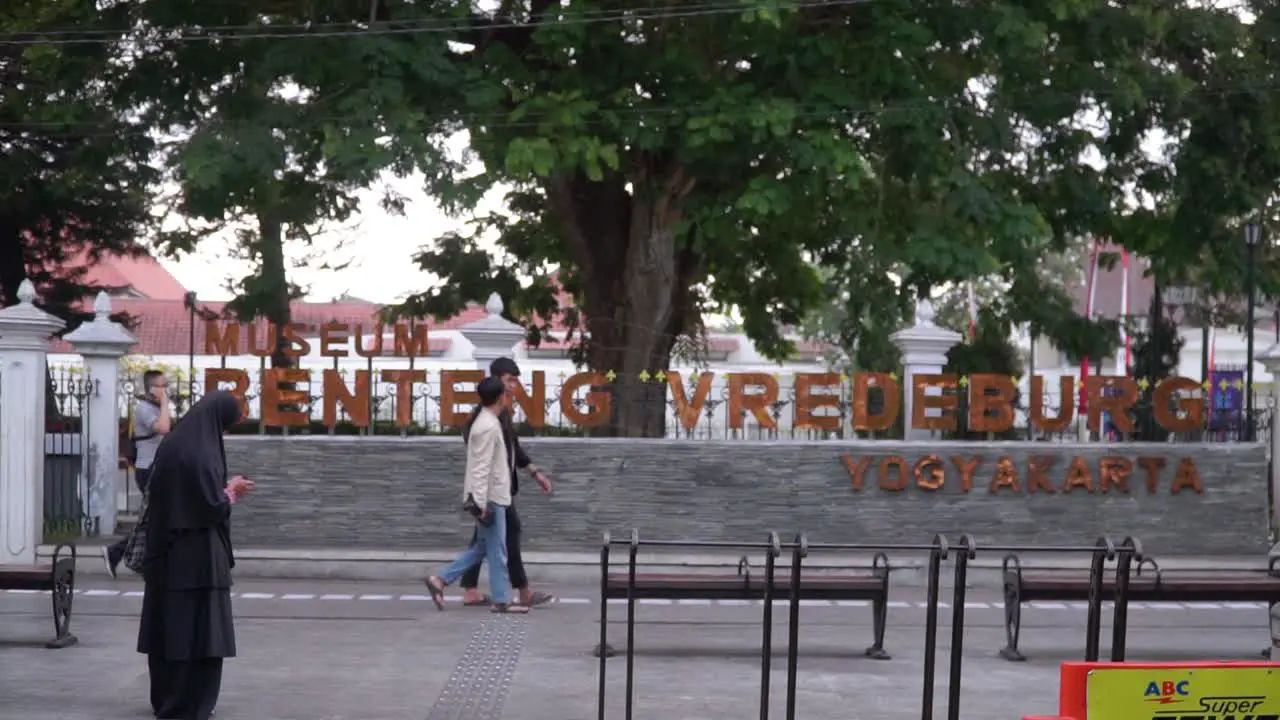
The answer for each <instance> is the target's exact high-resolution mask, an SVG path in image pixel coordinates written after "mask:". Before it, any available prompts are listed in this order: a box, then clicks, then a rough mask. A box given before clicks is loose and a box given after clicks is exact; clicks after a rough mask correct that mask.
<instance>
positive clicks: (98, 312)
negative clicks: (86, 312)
mask: <svg viewBox="0 0 1280 720" xmlns="http://www.w3.org/2000/svg"><path fill="white" fill-rule="evenodd" d="M93 314H94V317H95V318H96V319H98V320H108V319H110V317H111V298H110V297H108V296H107V291H106V290H99V291H98V297H96V298H94V299H93Z"/></svg>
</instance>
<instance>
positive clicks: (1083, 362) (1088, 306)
mask: <svg viewBox="0 0 1280 720" xmlns="http://www.w3.org/2000/svg"><path fill="white" fill-rule="evenodd" d="M1098 256H1099V252H1098V241H1097V240H1094V241H1093V250H1092V251H1091V252H1090V257H1089V271H1088V276H1087V277H1086V278H1085V288H1086V292H1087V293H1088V296H1087V299H1086V300H1085V305H1084V316H1085V317H1086V318H1088V319H1089V320H1092V319H1093V304H1094V301H1095V300H1097V298H1098ZM1088 380H1089V356H1088V355H1086V356H1084V357H1083V358H1081V359H1080V404H1079V408H1080V411H1081V412H1083V411H1084V410H1085V409H1086V405H1087V401H1086V397H1087V394H1086V393H1085V391H1084V386H1085V383H1086V382H1087V381H1088Z"/></svg>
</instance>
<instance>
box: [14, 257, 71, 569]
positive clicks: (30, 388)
mask: <svg viewBox="0 0 1280 720" xmlns="http://www.w3.org/2000/svg"><path fill="white" fill-rule="evenodd" d="M35 299H36V290H35V287H34V286H33V285H32V284H31V281H30V280H23V281H22V285H21V286H19V288H18V304H17V305H12V306H10V307H7V308H4V309H3V310H0V565H3V564H6V563H12V564H20V565H22V564H26V565H29V564H32V563H34V562H35V561H36V548H37V547H38V546H39V545H40V543H41V541H43V539H44V449H45V448H44V428H45V425H44V418H45V393H46V392H48V389H49V381H48V376H47V361H48V352H49V338H51V337H53V334H54V333H56V332H58V331H59V330H61V329H62V328H64V327H66V324H65V323H63V322H62V320H60V319H58V318H56V317H54V316H53V315H50V314H49V313H47V312H45V311H43V310H41V309H40V308H38V307H36V306H35Z"/></svg>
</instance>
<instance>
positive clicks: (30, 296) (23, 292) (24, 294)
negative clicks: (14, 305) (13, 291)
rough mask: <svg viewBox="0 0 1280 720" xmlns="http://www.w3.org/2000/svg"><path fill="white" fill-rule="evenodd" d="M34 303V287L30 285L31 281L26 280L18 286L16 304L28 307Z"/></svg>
mask: <svg viewBox="0 0 1280 720" xmlns="http://www.w3.org/2000/svg"><path fill="white" fill-rule="evenodd" d="M35 301H36V286H35V285H32V284H31V279H30V278H27V279H26V280H23V281H22V284H21V285H19V286H18V303H19V304H21V305H30V304H32V303H34V302H35Z"/></svg>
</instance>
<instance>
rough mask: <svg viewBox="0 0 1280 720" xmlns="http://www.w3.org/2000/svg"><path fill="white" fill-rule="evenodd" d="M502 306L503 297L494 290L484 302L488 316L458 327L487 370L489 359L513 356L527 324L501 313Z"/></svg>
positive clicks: (487, 370)
mask: <svg viewBox="0 0 1280 720" xmlns="http://www.w3.org/2000/svg"><path fill="white" fill-rule="evenodd" d="M502 308H503V305H502V298H501V297H500V296H499V295H498V293H493V294H491V295H490V296H489V301H488V302H486V303H485V304H484V309H485V312H487V313H488V314H489V315H488V317H485V318H484V319H482V320H477V321H475V322H473V323H467V324H466V325H463V326H462V327H460V328H458V332H460V333H462V337H464V338H466V339H467V340H468V341H470V342H471V345H472V348H473V349H472V351H471V358H472V359H473V360H475V361H476V364H477V365H479V366H480V369H481V370H484V371H485V373H486V374H487V373H488V372H489V363H491V362H493V361H494V360H497V359H498V358H500V357H510V356H511V355H512V353H513V352H514V351H515V346H516V343H518V342H520V341H521V340H523V339H524V328H523V327H521V326H520V325H518V324H516V323H513V322H511V321H510V320H508V319H506V318H504V317H502Z"/></svg>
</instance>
